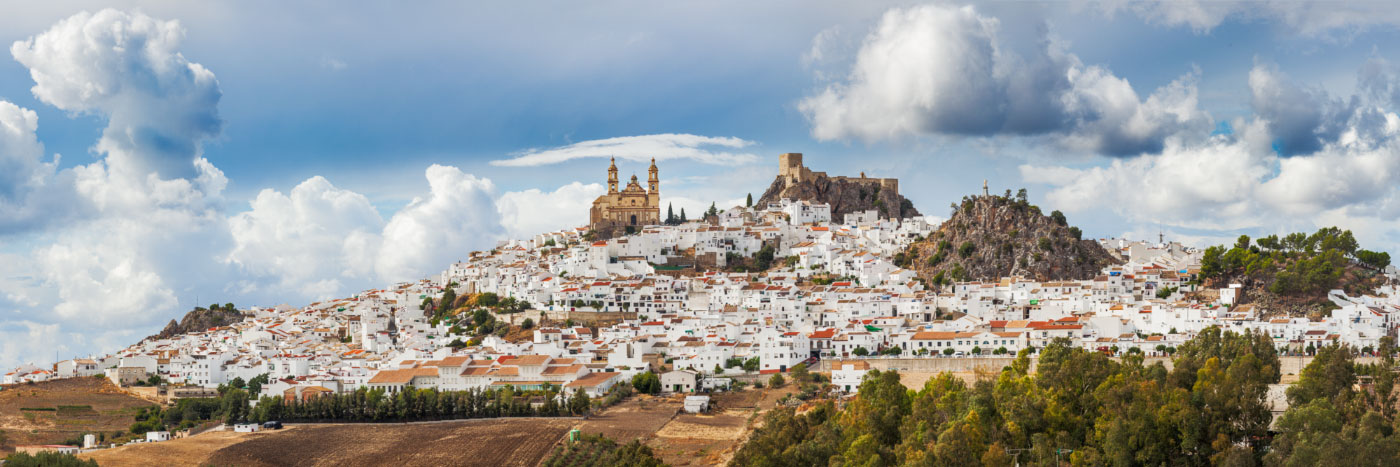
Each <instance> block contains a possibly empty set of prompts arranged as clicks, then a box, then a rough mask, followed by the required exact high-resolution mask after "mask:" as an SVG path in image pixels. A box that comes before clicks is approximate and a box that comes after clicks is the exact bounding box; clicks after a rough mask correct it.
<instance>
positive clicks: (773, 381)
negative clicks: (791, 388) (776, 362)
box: [768, 373, 787, 388]
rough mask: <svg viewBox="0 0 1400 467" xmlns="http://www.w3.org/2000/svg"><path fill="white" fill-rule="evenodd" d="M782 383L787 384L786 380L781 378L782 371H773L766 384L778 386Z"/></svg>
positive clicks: (781, 385)
mask: <svg viewBox="0 0 1400 467" xmlns="http://www.w3.org/2000/svg"><path fill="white" fill-rule="evenodd" d="M784 384H787V381H786V380H784V379H783V374H782V373H773V377H771V378H768V386H770V387H773V388H780V387H783V385H784Z"/></svg>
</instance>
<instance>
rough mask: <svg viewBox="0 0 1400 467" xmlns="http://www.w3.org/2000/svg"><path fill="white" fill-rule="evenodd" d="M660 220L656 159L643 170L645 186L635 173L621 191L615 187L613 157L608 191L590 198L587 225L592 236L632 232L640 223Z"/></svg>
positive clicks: (659, 186)
mask: <svg viewBox="0 0 1400 467" xmlns="http://www.w3.org/2000/svg"><path fill="white" fill-rule="evenodd" d="M660 223H661V182H660V180H658V179H657V173H656V159H655V158H652V160H651V168H649V169H647V188H646V189H643V188H642V186H641V185H640V184H638V183H637V176H636V175H632V181H631V182H630V183H628V184H627V187H626V188H623V189H622V190H621V191H618V189H617V160H616V159H614V160H612V163H611V164H609V165H608V194H605V195H603V196H599V197H598V199H595V200H593V209H591V210H589V213H588V227H589V228H590V229H592V230H593V235H594V237H595V238H599V239H604V238H612V237H615V236H618V235H625V234H630V233H634V232H636V231H638V230H640V229H641V228H642V227H643V226H647V225H657V224H660Z"/></svg>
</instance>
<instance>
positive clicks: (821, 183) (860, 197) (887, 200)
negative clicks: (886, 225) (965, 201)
mask: <svg viewBox="0 0 1400 467" xmlns="http://www.w3.org/2000/svg"><path fill="white" fill-rule="evenodd" d="M783 198H787V199H792V200H805V201H811V202H817V203H826V204H829V205H831V220H833V221H835V222H841V219H842V218H843V217H845V215H846V214H850V213H855V212H861V211H867V210H871V209H874V210H877V211H879V212H880V217H881V218H886V219H904V218H908V217H914V216H917V215H919V211H918V210H917V209H914V203H912V202H910V201H909V200H908V199H905V198H904V196H901V195H900V194H899V192H898V190H889V189H881V187H880V185H879V184H872V183H861V182H859V181H857V179H848V178H845V177H828V176H826V175H824V174H816V175H813V176H811V177H809V178H807V179H804V180H801V181H796V182H791V183H789V182H787V181H786V180H785V179H784V177H783V176H782V175H779V176H778V177H777V178H776V179H774V180H773V184H772V185H769V186H768V190H767V191H764V192H763V197H761V198H759V199H758V204H757V206H767V205H768V203H770V202H778V201H780V200H782V199H783Z"/></svg>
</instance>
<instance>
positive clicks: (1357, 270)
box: [1200, 227, 1390, 318]
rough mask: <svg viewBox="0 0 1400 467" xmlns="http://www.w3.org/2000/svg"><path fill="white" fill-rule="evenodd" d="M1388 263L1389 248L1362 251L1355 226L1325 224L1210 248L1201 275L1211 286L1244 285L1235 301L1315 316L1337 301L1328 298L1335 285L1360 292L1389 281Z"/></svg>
mask: <svg viewBox="0 0 1400 467" xmlns="http://www.w3.org/2000/svg"><path fill="white" fill-rule="evenodd" d="M1387 266H1390V255H1389V254H1388V253H1384V252H1375V251H1367V250H1363V249H1361V248H1360V245H1359V244H1358V243H1357V241H1356V238H1355V237H1354V236H1352V234H1351V231H1349V230H1342V229H1339V228H1337V227H1327V228H1323V229H1319V230H1318V231H1317V232H1315V233H1313V234H1311V235H1309V234H1305V233H1293V234H1288V235H1285V236H1283V237H1279V236H1276V235H1270V236H1267V237H1263V238H1259V239H1256V240H1255V241H1254V242H1252V243H1251V242H1250V238H1249V237H1248V236H1244V235H1241V236H1240V237H1239V239H1238V240H1237V241H1236V242H1235V244H1234V245H1233V246H1230V247H1226V246H1224V245H1220V246H1213V247H1210V248H1206V250H1205V252H1204V254H1203V255H1202V257H1201V274H1200V278H1201V280H1202V282H1203V283H1204V285H1205V286H1207V287H1227V286H1229V285H1230V284H1235V283H1237V284H1240V285H1241V286H1242V287H1243V288H1244V293H1243V294H1242V296H1241V297H1240V298H1239V299H1238V300H1237V301H1236V304H1240V305H1243V304H1249V303H1253V304H1256V305H1258V306H1260V307H1261V308H1262V309H1264V310H1267V311H1270V312H1275V313H1280V314H1286V315H1289V316H1310V317H1314V318H1316V317H1320V316H1323V314H1324V313H1325V312H1326V311H1327V310H1329V309H1331V308H1333V307H1334V306H1335V305H1333V304H1332V302H1331V300H1329V299H1328V298H1327V295H1328V293H1329V292H1330V291H1332V290H1333V289H1338V290H1342V291H1344V292H1346V294H1347V295H1350V296H1358V295H1363V294H1370V293H1374V292H1375V291H1376V289H1377V288H1378V287H1380V286H1382V285H1385V284H1386V281H1387V279H1386V276H1385V275H1383V274H1381V271H1383V270H1384V269H1385V268H1386V267H1387Z"/></svg>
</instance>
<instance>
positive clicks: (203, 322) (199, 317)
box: [147, 303, 243, 339]
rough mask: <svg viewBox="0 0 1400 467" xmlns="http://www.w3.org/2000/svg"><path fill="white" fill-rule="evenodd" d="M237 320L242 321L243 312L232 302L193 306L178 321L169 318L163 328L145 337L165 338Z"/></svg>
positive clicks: (228, 323)
mask: <svg viewBox="0 0 1400 467" xmlns="http://www.w3.org/2000/svg"><path fill="white" fill-rule="evenodd" d="M239 321H243V313H241V312H239V311H238V310H236V309H234V306H233V304H232V303H230V304H227V305H214V306H212V307H210V308H208V309H206V308H202V307H201V308H195V309H194V310H193V311H190V312H189V313H185V316H184V317H183V318H181V319H180V321H179V322H176V321H175V320H173V319H172V320H170V323H169V324H166V325H165V329H162V330H161V331H160V333H159V334H156V335H154V336H151V337H147V339H165V338H167V337H174V336H178V335H181V334H187V333H191V332H196V331H203V330H206V329H209V328H214V327H219V326H228V325H230V324H233V323H237V322H239Z"/></svg>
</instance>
